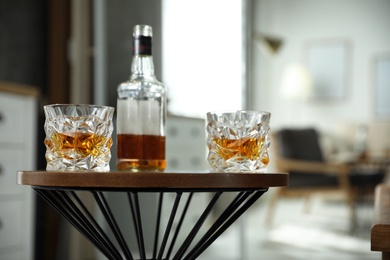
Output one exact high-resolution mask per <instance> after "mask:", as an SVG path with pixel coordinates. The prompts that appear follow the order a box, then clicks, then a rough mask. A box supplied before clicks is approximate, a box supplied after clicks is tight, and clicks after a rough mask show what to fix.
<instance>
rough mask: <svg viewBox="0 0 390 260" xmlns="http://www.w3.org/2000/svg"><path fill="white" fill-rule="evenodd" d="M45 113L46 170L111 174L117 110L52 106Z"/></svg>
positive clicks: (92, 106)
mask: <svg viewBox="0 0 390 260" xmlns="http://www.w3.org/2000/svg"><path fill="white" fill-rule="evenodd" d="M44 111H45V116H46V120H45V133H46V138H45V141H44V143H45V146H46V161H47V166H46V170H48V171H56V170H59V171H109V170H110V166H109V163H110V159H111V150H110V149H111V146H112V138H111V135H112V131H113V124H112V117H113V115H114V108H113V107H107V106H95V105H48V106H44Z"/></svg>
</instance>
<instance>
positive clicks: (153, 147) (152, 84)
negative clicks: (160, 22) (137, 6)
mask: <svg viewBox="0 0 390 260" xmlns="http://www.w3.org/2000/svg"><path fill="white" fill-rule="evenodd" d="M152 36H153V35H152V27H151V26H149V25H136V26H135V27H134V31H133V59H132V63H131V76H130V79H129V80H128V81H126V82H123V83H121V84H120V85H119V86H118V100H117V149H118V150H117V157H118V158H117V165H116V166H117V169H118V170H119V171H130V172H153V171H164V170H165V167H166V160H165V121H166V96H167V95H166V88H165V86H164V85H163V84H162V83H161V82H159V81H158V80H157V78H156V76H155V74H154V64H153V56H152Z"/></svg>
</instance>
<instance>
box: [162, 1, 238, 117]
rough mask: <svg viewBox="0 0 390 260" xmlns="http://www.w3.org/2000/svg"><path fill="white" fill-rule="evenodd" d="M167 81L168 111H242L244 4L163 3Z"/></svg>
mask: <svg viewBox="0 0 390 260" xmlns="http://www.w3.org/2000/svg"><path fill="white" fill-rule="evenodd" d="M162 4H163V6H162V9H163V26H162V27H163V28H162V31H163V36H164V37H163V39H162V41H163V46H162V53H163V54H162V55H163V57H162V60H163V64H162V65H163V66H162V67H163V70H162V80H163V82H164V83H165V84H166V86H167V88H168V99H169V100H168V102H169V103H168V111H169V112H170V113H172V114H175V115H182V116H188V117H201V118H204V117H205V113H206V112H208V111H213V110H233V109H234V110H236V109H242V107H243V85H244V84H243V64H244V59H243V55H244V52H243V30H242V28H243V17H242V13H243V12H242V10H243V8H242V5H243V4H242V1H237V0H183V1H177V0H164V1H162Z"/></svg>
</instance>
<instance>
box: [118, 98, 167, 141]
mask: <svg viewBox="0 0 390 260" xmlns="http://www.w3.org/2000/svg"><path fill="white" fill-rule="evenodd" d="M117 110H118V113H117V133H118V134H135V135H161V125H160V107H159V103H158V101H156V100H146V101H144V100H134V99H118V105H117Z"/></svg>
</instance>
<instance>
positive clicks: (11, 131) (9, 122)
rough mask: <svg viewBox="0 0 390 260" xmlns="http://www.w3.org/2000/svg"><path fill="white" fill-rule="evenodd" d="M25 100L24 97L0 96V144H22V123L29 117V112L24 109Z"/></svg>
mask: <svg viewBox="0 0 390 260" xmlns="http://www.w3.org/2000/svg"><path fill="white" fill-rule="evenodd" d="M25 100H26V98H24V97H17V96H14V95H9V94H2V95H1V96H0V142H5V143H22V142H24V134H23V133H24V131H26V129H24V121H25V120H26V117H27V116H31V111H29V109H26V107H25V104H26V102H25ZM30 110H31V109H30Z"/></svg>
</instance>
